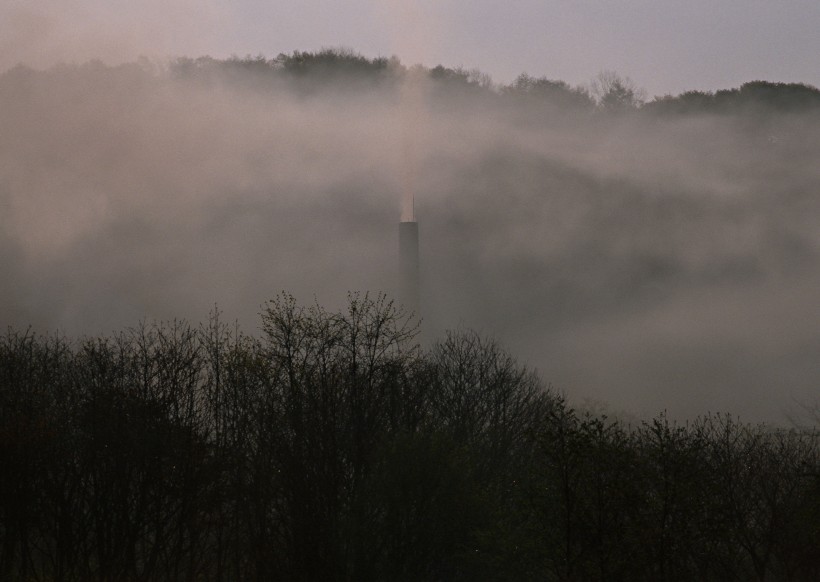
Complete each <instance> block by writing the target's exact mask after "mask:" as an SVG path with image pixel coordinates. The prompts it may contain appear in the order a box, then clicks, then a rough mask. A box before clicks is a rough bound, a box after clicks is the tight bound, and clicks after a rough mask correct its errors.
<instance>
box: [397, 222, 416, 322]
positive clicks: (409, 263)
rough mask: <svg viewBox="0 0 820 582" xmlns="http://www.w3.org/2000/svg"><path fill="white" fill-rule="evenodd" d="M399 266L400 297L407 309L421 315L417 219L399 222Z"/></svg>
mask: <svg viewBox="0 0 820 582" xmlns="http://www.w3.org/2000/svg"><path fill="white" fill-rule="evenodd" d="M414 218H415V217H414ZM399 267H400V269H401V291H400V293H401V296H400V298H399V299H400V301H401V303H402V304H403V305H404V306H405V307H406V308H407V309H409V310H411V311H413V312H414V313H415V314H416V316H419V315H420V313H419V223H418V222H416V221H415V220H408V221H402V222H400V223H399Z"/></svg>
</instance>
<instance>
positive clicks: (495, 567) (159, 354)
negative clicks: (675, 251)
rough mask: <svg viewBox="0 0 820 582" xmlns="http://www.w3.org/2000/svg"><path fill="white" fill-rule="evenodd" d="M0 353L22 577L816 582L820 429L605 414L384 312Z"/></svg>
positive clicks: (7, 536) (365, 306)
mask: <svg viewBox="0 0 820 582" xmlns="http://www.w3.org/2000/svg"><path fill="white" fill-rule="evenodd" d="M262 322H263V328H262V329H263V335H262V337H260V338H253V337H250V336H246V335H244V334H242V332H241V331H239V330H237V329H231V328H230V327H228V326H226V325H224V324H223V323H222V322H221V321H220V320H219V317H218V314H215V315H214V316H213V317H212V318H211V320H210V322H209V323H208V324H207V325H204V326H202V327H200V328H199V329H195V328H192V327H190V326H189V325H187V324H185V323H181V322H172V323H169V324H157V325H141V326H139V327H137V328H135V329H129V330H127V331H125V332H123V333H121V334H119V335H116V336H114V337H111V338H99V339H85V340H81V341H69V340H67V339H66V338H63V337H57V336H55V337H43V336H38V335H35V334H33V333H30V332H22V333H21V332H14V331H9V332H8V333H7V334H6V335H5V337H3V338H2V341H0V464H2V467H3V471H2V472H1V473H0V577H2V579H3V580H246V579H257V580H280V579H281V580H474V579H485V580H486V579H499V580H500V579H509V580H526V579H534V580H544V579H546V580H595V579H597V580H678V579H680V580H691V579H712V580H751V579H760V580H763V579H777V580H815V579H817V578H818V576H820V555H818V550H817V549H818V547H820V530H819V529H818V523H820V513H818V512H819V511H820V471H819V470H818V448H817V445H818V440H817V435H816V433H812V432H806V431H803V432H798V431H781V430H774V429H770V428H767V427H765V426H756V427H755V426H747V425H743V424H740V423H738V422H736V421H735V420H733V419H732V418H731V417H729V416H716V417H708V418H703V419H700V420H698V421H696V422H694V423H692V424H688V425H683V426H681V425H676V424H674V423H671V422H670V421H668V420H667V419H666V418H665V417H663V416H661V417H659V418H657V419H655V420H654V421H652V422H650V423H646V424H643V425H641V426H638V427H629V426H624V425H623V424H620V423H618V422H613V421H610V420H608V419H607V418H605V417H595V416H592V415H589V414H581V413H579V412H577V411H575V410H573V409H571V408H569V407H568V406H567V405H566V404H565V403H564V401H563V400H562V398H561V397H559V396H558V395H556V394H555V393H553V392H551V391H549V390H546V389H545V388H544V387H543V386H542V384H541V382H540V381H539V379H538V378H537V376H536V375H535V374H533V373H532V372H530V371H528V370H526V369H524V368H522V367H521V366H520V365H519V364H517V363H516V361H515V360H514V359H513V358H512V357H511V356H510V355H509V354H507V353H506V352H505V351H504V350H503V349H501V348H500V347H499V346H498V345H497V344H496V343H495V342H493V341H491V340H487V339H485V338H482V337H480V336H478V335H476V334H474V333H470V332H466V333H453V334H450V335H448V336H447V337H445V338H444V339H443V340H442V341H440V342H437V343H435V344H434V345H433V346H432V347H431V348H430V349H429V350H427V351H424V350H422V349H421V348H420V347H419V346H418V345H417V344H416V343H415V340H414V337H415V333H416V329H415V327H414V324H413V321H412V319H411V318H410V317H408V316H407V315H405V314H404V313H403V312H402V311H401V310H400V309H397V308H396V307H394V306H393V304H392V303H390V302H388V301H386V300H385V299H384V298H382V297H379V298H376V299H372V298H370V297H367V296H364V297H361V296H355V295H354V296H351V298H350V301H349V305H348V308H347V310H346V311H344V312H339V313H332V312H328V311H325V310H324V309H322V308H321V307H319V306H312V307H303V306H300V305H297V304H296V303H295V302H294V300H293V299H292V298H290V297H289V296H282V297H280V298H279V299H276V300H274V301H272V302H271V303H269V304H268V305H267V306H266V308H265V310H264V311H263V313H262Z"/></svg>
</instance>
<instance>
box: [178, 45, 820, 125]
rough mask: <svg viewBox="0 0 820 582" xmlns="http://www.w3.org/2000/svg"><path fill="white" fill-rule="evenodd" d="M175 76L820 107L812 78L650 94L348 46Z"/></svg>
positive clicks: (577, 104)
mask: <svg viewBox="0 0 820 582" xmlns="http://www.w3.org/2000/svg"><path fill="white" fill-rule="evenodd" d="M170 71H171V73H172V74H173V75H174V76H177V77H182V78H197V77H198V78H208V77H212V76H214V75H228V76H229V77H234V78H236V76H241V77H245V78H246V79H247V78H250V77H254V78H255V79H256V80H257V81H259V80H260V79H265V78H267V79H268V80H271V79H282V78H287V79H288V80H290V81H297V82H298V83H301V84H302V86H303V87H310V88H313V89H315V88H316V87H317V86H318V85H319V84H326V83H334V82H338V81H342V80H344V81H354V82H358V83H366V84H392V83H395V82H396V81H398V80H401V79H402V78H404V77H405V76H406V75H408V74H415V75H420V76H423V77H426V78H428V79H430V80H431V81H433V82H434V83H436V84H437V85H438V86H439V88H441V89H445V88H446V89H448V90H450V91H451V92H456V93H460V94H462V95H463V94H464V93H465V92H466V93H468V94H472V95H473V96H481V97H484V98H489V99H493V100H507V101H515V100H521V99H524V100H535V101H541V102H546V103H549V104H551V105H554V106H558V107H563V108H571V109H576V110H582V111H588V112H592V111H604V112H609V113H613V112H614V113H623V112H626V111H636V110H638V109H643V110H644V111H645V112H646V113H647V114H648V113H654V114H661V115H673V114H674V115H680V114H694V113H713V114H728V113H742V112H747V111H749V110H752V111H754V112H757V113H760V111H761V110H771V111H775V112H789V111H791V112H799V111H807V110H813V111H816V110H818V109H820V89H817V88H816V87H813V86H811V85H807V84H804V83H775V82H769V81H761V80H756V81H751V82H748V83H744V84H743V85H741V86H740V87H739V88H733V89H722V90H718V91H715V92H711V91H686V92H684V93H681V94H680V95H677V96H673V95H664V96H658V97H654V98H653V99H652V100H650V101H647V99H646V95H645V91H644V90H643V89H641V88H640V87H638V86H637V85H636V83H635V82H634V81H632V80H631V79H630V78H629V77H626V76H622V75H619V74H618V73H615V72H613V71H603V72H601V73H600V74H599V75H598V76H597V77H596V78H595V79H593V80H592V82H591V83H590V85H589V86H588V87H586V86H577V87H572V86H570V85H569V84H568V83H566V82H564V81H561V80H554V79H549V78H547V77H532V76H530V75H528V74H526V73H522V74H521V75H519V76H518V77H517V78H516V79H515V80H514V81H513V82H512V83H510V84H509V85H505V84H496V83H493V81H492V78H491V77H490V76H489V75H487V74H486V73H483V72H482V71H480V70H478V69H465V68H463V67H445V66H443V65H438V66H436V67H433V68H426V67H423V66H420V65H416V66H413V67H410V68H408V67H406V66H404V65H403V64H402V63H401V61H400V60H399V59H398V58H397V57H391V58H385V57H377V58H373V59H368V58H367V57H365V56H362V55H361V54H359V53H356V52H354V51H351V50H345V49H323V50H320V51H316V52H302V51H294V52H293V53H291V54H280V55H278V56H277V57H275V58H272V59H266V58H265V57H263V56H257V57H250V56H248V57H245V58H238V57H233V58H230V59H225V60H219V59H213V58H210V57H200V58H198V59H190V58H179V59H176V60H175V61H174V62H173V63H172V64H171V66H170Z"/></svg>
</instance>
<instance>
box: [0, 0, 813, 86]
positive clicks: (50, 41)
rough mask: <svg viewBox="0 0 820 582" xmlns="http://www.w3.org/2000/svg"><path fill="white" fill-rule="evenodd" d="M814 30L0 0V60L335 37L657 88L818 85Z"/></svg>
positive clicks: (794, 22)
mask: <svg viewBox="0 0 820 582" xmlns="http://www.w3.org/2000/svg"><path fill="white" fill-rule="evenodd" d="M817 30H820V3H818V2H816V1H815V0H785V1H783V2H771V1H763V0H719V1H718V2H714V1H710V0H688V1H687V2H681V1H675V0H620V1H614V0H597V1H591V0H540V1H539V0H511V1H506V2H499V1H492V0H470V1H469V2H468V1H465V0H437V1H433V0H423V1H416V2H402V1H399V0H346V1H343V2H339V1H334V0H303V1H301V2H292V1H287V2H282V1H269V0H267V1H265V0H238V1H233V2H228V1H226V0H201V1H195V0H171V1H169V2H161V1H159V0H139V1H134V0H132V1H129V2H125V1H124V0H116V1H102V0H35V1H29V0H5V1H4V2H3V4H2V6H1V7H0V69H7V68H9V67H11V66H14V65H15V64H17V63H20V62H23V63H26V64H28V65H30V66H34V67H46V66H49V65H51V64H54V63H55V62H59V61H74V62H77V61H85V60H89V59H92V58H99V59H101V60H103V61H105V62H107V63H109V64H113V63H116V62H119V61H127V60H134V59H136V58H138V57H139V56H147V57H149V58H158V59H162V58H166V57H169V56H170V57H173V56H183V55H184V56H192V57H195V56H200V55H204V54H208V55H211V56H214V57H227V56H230V55H232V54H236V55H239V56H244V55H246V54H251V55H257V54H262V55H265V56H268V57H273V56H275V55H277V54H279V53H280V52H291V51H293V50H317V49H319V48H322V47H337V46H344V47H349V48H352V49H354V50H357V51H360V52H361V53H363V54H365V55H367V56H380V55H381V56H390V55H394V54H395V55H397V56H399V57H400V58H401V59H402V61H403V62H404V63H405V64H415V63H422V64H425V65H428V66H435V65H437V64H444V65H447V66H463V67H465V68H468V69H469V68H474V67H477V68H480V69H481V70H482V71H484V72H487V73H489V74H490V75H492V77H493V78H494V79H495V80H496V81H497V82H504V83H508V82H510V81H511V80H512V79H514V78H515V77H516V76H517V75H518V74H519V73H521V72H527V73H528V74H530V75H534V76H546V77H548V78H551V79H560V80H564V81H566V82H568V83H570V84H573V85H578V84H584V83H588V82H589V81H590V79H592V78H593V77H594V76H595V75H597V74H598V73H599V72H600V71H602V70H614V71H617V72H618V73H620V74H622V75H626V76H629V77H631V78H632V79H633V80H634V81H635V82H636V83H637V84H638V85H639V86H640V87H643V88H645V89H646V90H647V93H648V95H649V97H652V96H655V95H663V94H667V93H670V94H677V93H680V92H682V91H685V90H693V89H698V90H716V89H721V88H730V87H735V86H738V85H740V84H741V83H743V82H746V81H750V80H757V79H763V80H769V81H782V82H804V83H809V84H812V85H815V86H817V85H820V68H818V67H817V66H816V55H818V54H820V35H818V34H817Z"/></svg>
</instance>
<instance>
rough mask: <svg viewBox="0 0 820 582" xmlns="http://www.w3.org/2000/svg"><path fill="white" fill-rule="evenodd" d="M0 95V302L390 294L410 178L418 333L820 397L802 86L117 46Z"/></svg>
mask: <svg viewBox="0 0 820 582" xmlns="http://www.w3.org/2000/svg"><path fill="white" fill-rule="evenodd" d="M177 73H178V71H177ZM416 73H418V72H416ZM0 105H2V106H0V207H2V212H1V213H0V269H2V273H3V280H4V281H3V284H2V285H0V323H2V324H3V325H10V326H14V327H17V328H20V327H26V326H29V325H31V326H33V327H34V328H36V329H37V330H40V331H48V330H54V329H59V330H60V331H62V332H65V333H68V334H100V333H110V332H112V331H114V330H117V329H120V328H122V327H125V326H128V325H133V324H135V323H136V322H137V321H138V320H139V319H141V318H159V319H169V318H175V317H177V318H180V317H183V318H188V319H190V320H192V321H199V320H202V319H204V318H205V317H206V316H207V314H208V312H209V310H210V309H212V308H213V305H214V304H218V305H219V308H220V309H221V310H222V311H223V312H224V315H225V316H226V317H228V318H234V317H236V318H238V320H239V321H240V323H241V325H242V326H243V327H244V328H245V329H246V330H248V331H254V330H255V329H256V327H257V325H258V317H257V313H258V311H259V309H260V305H261V304H262V303H263V302H264V301H265V300H266V299H268V298H270V297H272V296H273V295H275V294H276V293H277V292H278V291H280V290H283V289H284V290H287V291H289V292H292V293H294V295H296V296H297V297H298V298H299V299H300V300H310V299H311V298H313V297H315V298H316V300H318V301H320V302H322V303H324V304H326V305H328V307H330V308H335V307H338V306H340V305H342V304H343V303H344V298H345V294H346V292H347V291H348V290H370V291H373V292H378V291H384V292H387V293H389V294H394V293H395V291H396V288H395V285H396V278H397V277H396V275H397V265H396V257H397V234H398V233H397V230H398V229H397V223H398V220H399V216H400V207H401V197H402V196H403V195H405V196H406V195H407V193H408V191H409V192H412V193H414V194H415V197H416V215H417V217H418V219H419V223H420V233H421V241H422V242H421V261H422V281H423V288H422V312H423V313H422V315H423V317H424V320H425V321H424V329H425V335H426V336H428V337H435V336H436V335H437V334H438V333H439V332H440V331H441V330H443V329H445V328H448V327H453V326H462V327H471V328H476V329H477V330H479V331H482V332H486V333H489V334H493V335H495V336H497V337H498V338H499V339H500V340H501V341H502V342H503V343H505V345H506V346H507V347H508V348H509V349H510V350H511V351H512V352H513V353H515V354H517V355H519V356H520V357H521V358H522V359H523V360H525V361H527V362H528V363H530V364H531V365H533V366H536V367H537V368H538V369H539V371H540V373H541V375H542V376H543V377H544V379H545V380H546V381H548V382H551V383H552V384H553V385H554V386H555V387H556V388H558V389H561V390H564V391H566V392H567V394H568V395H569V397H570V398H571V399H573V400H575V401H583V400H584V399H592V400H598V401H605V402H607V403H609V405H610V406H611V407H613V408H615V409H626V410H629V411H632V412H635V413H638V414H644V413H645V414H654V413H656V412H657V411H659V410H661V409H668V410H669V412H670V414H671V415H673V416H692V415H695V414H699V413H703V412H706V411H708V410H713V411H714V410H729V411H731V412H734V413H737V414H740V415H741V417H742V418H744V419H746V420H758V419H761V420H762V419H768V420H781V419H782V418H783V412H784V411H785V410H788V409H790V408H792V407H793V406H794V403H795V401H802V402H813V401H816V400H817V398H818V396H817V389H818V387H820V299H818V297H820V293H818V290H820V193H819V191H820V169H819V168H818V165H817V163H816V161H817V159H820V156H818V154H820V138H818V136H819V135H820V131H818V130H820V120H818V117H817V114H816V113H811V112H810V111H809V110H807V111H803V112H791V113H788V112H779V113H776V112H758V113H754V112H747V113H744V114H738V115H728V114H727V115H718V114H692V113H690V114H687V115H677V114H676V115H673V114H668V115H663V114H661V113H657V114H650V113H644V114H638V112H631V113H629V112H627V113H621V114H609V115H604V114H602V113H600V112H595V111H590V110H587V109H583V108H580V109H579V108H573V107H572V106H569V105H562V106H558V105H555V104H550V103H546V102H544V103H541V102H538V103H535V102H531V101H528V100H525V99H518V100H516V99H513V98H512V97H510V96H509V95H508V96H506V97H504V96H503V95H502V94H500V93H497V92H496V93H487V94H481V95H479V94H477V93H475V92H471V91H465V90H463V88H462V89H459V88H458V87H456V88H453V87H449V88H448V86H443V85H441V84H440V83H436V82H434V81H433V80H431V77H430V76H429V75H427V76H425V75H421V74H414V72H413V71H406V70H405V71H403V73H402V74H401V75H396V78H395V79H393V80H392V81H390V82H378V83H365V82H355V83H353V82H350V83H348V82H341V81H338V80H337V81H335V82H334V83H331V84H329V85H328V86H326V87H315V86H312V85H310V84H307V83H306V82H304V81H300V82H299V83H297V82H295V81H294V82H289V81H287V80H283V79H279V80H276V81H269V80H265V79H261V80H260V78H256V77H253V76H252V75H251V73H247V74H244V73H243V74H241V75H238V76H235V77H234V78H231V79H230V80H226V79H225V78H224V77H219V78H209V79H206V80H203V79H200V78H181V76H180V75H179V74H176V75H174V74H168V73H157V72H151V71H148V70H146V69H145V68H142V67H138V66H136V65H128V66H122V67H117V68H108V67H105V66H102V65H99V64H89V65H84V66H80V67H62V68H57V69H53V70H51V71H48V72H44V73H38V72H34V71H31V70H28V69H25V68H16V69H12V70H11V71H8V72H7V73H5V74H4V75H3V76H2V77H0ZM641 113H643V112H641Z"/></svg>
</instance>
